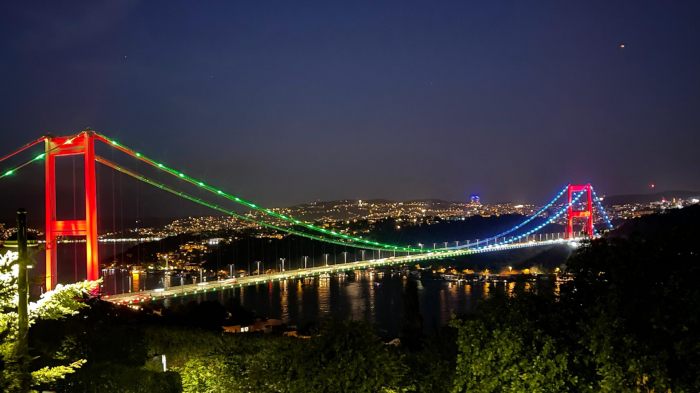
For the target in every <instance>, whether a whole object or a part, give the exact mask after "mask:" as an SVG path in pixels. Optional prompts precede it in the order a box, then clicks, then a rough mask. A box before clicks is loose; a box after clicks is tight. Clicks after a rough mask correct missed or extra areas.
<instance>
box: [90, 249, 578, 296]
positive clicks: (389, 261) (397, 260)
mask: <svg viewBox="0 0 700 393" xmlns="http://www.w3.org/2000/svg"><path fill="white" fill-rule="evenodd" d="M583 239H584V237H572V238H570V239H554V240H543V241H537V240H531V241H527V242H524V243H511V244H502V245H491V246H485V247H481V248H478V249H453V250H446V251H445V252H440V253H437V252H430V253H426V254H416V255H407V256H397V257H389V258H382V259H370V260H367V261H357V262H348V263H338V264H334V265H328V266H320V267H312V268H307V269H298V270H287V271H282V272H275V273H269V274H261V275H252V276H247V277H239V278H237V279H235V280H234V279H229V280H223V281H218V282H216V281H212V282H204V283H199V284H189V285H182V286H175V287H170V288H167V289H163V288H161V289H154V290H146V291H141V292H131V293H124V294H119V295H111V296H104V297H103V299H104V300H107V301H110V302H113V303H119V304H138V303H145V302H148V301H156V300H162V299H166V298H177V297H182V296H191V295H196V294H202V293H208V292H217V291H222V290H225V289H233V288H235V287H243V286H249V285H258V284H267V283H269V282H275V281H278V282H279V281H284V280H290V279H303V278H306V277H313V276H319V275H322V274H331V273H335V272H346V271H353V270H366V269H371V268H375V267H387V266H396V265H398V266H400V265H405V264H408V263H414V262H420V261H428V260H437V259H444V258H451V257H455V256H463V255H472V254H481V253H485V252H493V251H503V250H512V249H518V248H526V247H537V246H546V245H554V244H566V243H571V244H577V243H578V242H580V241H581V240H583Z"/></svg>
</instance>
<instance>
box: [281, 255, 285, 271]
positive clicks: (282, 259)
mask: <svg viewBox="0 0 700 393" xmlns="http://www.w3.org/2000/svg"><path fill="white" fill-rule="evenodd" d="M280 261H282V271H284V258H280Z"/></svg>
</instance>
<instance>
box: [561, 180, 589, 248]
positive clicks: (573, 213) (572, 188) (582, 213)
mask: <svg viewBox="0 0 700 393" xmlns="http://www.w3.org/2000/svg"><path fill="white" fill-rule="evenodd" d="M583 191H586V192H587V196H588V201H587V202H586V204H585V206H586V209H585V210H574V209H573V208H574V206H573V204H572V203H571V201H572V194H575V193H576V194H578V193H581V192H583ZM568 194H569V202H568V203H569V209H568V211H567V219H566V228H565V229H564V231H565V233H564V237H565V238H566V239H570V238H571V237H572V236H573V234H574V218H577V217H584V218H586V224H585V226H584V232H586V233H587V234H588V236H589V237H593V199H592V197H591V184H590V183H588V184H585V185H571V184H570V185H569V190H568Z"/></svg>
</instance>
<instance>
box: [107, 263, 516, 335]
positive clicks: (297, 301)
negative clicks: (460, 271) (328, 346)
mask: <svg viewBox="0 0 700 393" xmlns="http://www.w3.org/2000/svg"><path fill="white" fill-rule="evenodd" d="M117 276H118V275H117ZM119 277H121V278H123V279H128V280H131V281H130V282H126V284H123V283H122V282H120V281H118V280H117V281H116V282H117V285H116V287H117V288H120V287H121V286H122V285H125V286H126V287H127V288H131V289H132V291H138V289H139V288H141V289H143V288H144V287H148V288H153V287H155V285H156V284H158V283H159V282H162V281H161V280H164V282H166V283H167V284H168V285H169V286H173V287H174V286H177V285H179V284H180V282H181V281H182V280H181V278H180V277H178V276H163V275H158V274H145V273H141V274H134V275H131V274H122V275H121V276H118V278H119ZM105 278H106V282H109V284H110V285H105V289H108V288H114V287H115V286H114V283H115V281H112V280H114V279H115V276H112V277H109V276H106V277H105ZM187 281H188V280H186V279H185V280H184V282H185V283H187ZM407 281H408V280H407V279H406V278H403V275H402V274H390V273H386V274H383V275H379V274H377V273H376V272H368V271H362V272H360V271H358V272H353V273H348V274H347V275H346V276H344V277H342V276H330V277H326V278H319V277H307V278H303V279H295V280H287V281H281V282H274V283H267V284H264V285H258V286H246V287H242V288H236V289H235V290H226V291H216V292H209V293H206V294H198V295H195V296H186V297H177V298H173V299H169V300H167V303H166V304H181V303H186V302H189V301H192V300H196V301H202V300H215V301H219V302H221V303H223V304H226V303H228V301H229V299H230V298H232V297H238V299H239V300H240V303H241V304H242V305H243V306H244V307H246V308H248V309H252V310H254V311H255V312H256V313H257V314H259V315H262V316H267V317H270V318H277V319H281V320H282V321H284V322H285V323H288V324H295V325H297V326H304V325H306V324H307V323H309V322H314V323H318V322H319V321H321V320H322V319H323V318H324V317H326V316H331V317H333V318H337V319H340V320H347V319H354V320H364V321H366V322H369V323H376V324H377V325H378V327H379V329H380V331H382V332H385V333H386V334H388V335H395V334H397V333H398V329H399V321H400V319H401V294H402V292H403V288H404V286H405V283H406V282H407ZM510 289H511V285H503V286H498V287H495V286H492V285H491V284H488V283H476V282H469V283H467V282H448V281H441V280H421V281H419V285H418V295H419V299H420V306H421V313H422V314H423V320H424V328H425V331H426V332H427V333H429V332H432V331H433V329H434V327H435V326H440V325H444V324H446V323H447V322H449V321H450V319H451V318H452V316H453V315H458V316H459V315H463V314H466V313H468V312H469V311H471V310H472V309H473V308H474V306H475V304H476V302H477V300H478V299H480V298H482V297H484V296H486V295H487V294H488V292H489V291H492V290H504V291H508V290H510ZM110 292H111V291H110Z"/></svg>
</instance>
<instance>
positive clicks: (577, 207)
mask: <svg viewBox="0 0 700 393" xmlns="http://www.w3.org/2000/svg"><path fill="white" fill-rule="evenodd" d="M42 142H43V144H44V150H43V151H42V152H41V153H40V154H38V155H36V156H33V157H30V158H29V159H28V160H26V161H24V162H23V163H22V164H20V165H17V166H15V167H12V168H10V169H8V170H6V171H5V172H4V173H2V174H0V178H3V177H7V176H12V175H14V174H16V173H17V172H18V171H20V170H21V169H22V168H24V167H26V166H28V165H30V164H32V163H34V162H39V161H43V162H44V170H45V190H44V191H45V236H46V240H45V242H46V243H45V251H44V252H45V254H46V262H45V263H46V279H45V288H46V289H47V290H48V289H52V288H54V287H55V286H56V284H57V278H58V275H57V269H58V266H59V263H58V262H59V261H58V253H57V252H56V244H58V242H59V241H60V240H61V239H66V238H84V239H85V243H86V260H85V263H86V267H87V269H86V279H87V280H97V279H99V278H100V271H101V269H100V262H99V257H98V247H99V242H100V239H99V237H98V234H99V233H100V231H99V228H98V207H97V179H96V175H95V167H96V164H97V163H99V164H101V165H104V166H106V167H109V168H112V169H113V170H115V171H117V172H119V173H122V174H124V175H127V176H129V177H132V178H134V179H137V180H139V181H141V182H143V183H146V184H148V185H151V186H153V187H155V188H158V189H161V190H163V191H165V192H168V193H171V194H174V195H177V196H178V197H180V198H183V199H185V200H188V201H191V202H193V203H197V204H199V205H202V206H205V207H208V208H210V209H213V210H216V211H218V212H221V213H224V214H226V215H228V216H232V217H236V218H238V219H241V220H243V221H247V222H250V223H253V224H255V225H258V226H261V227H267V228H271V229H274V230H276V231H280V232H284V233H288V234H292V235H297V236H300V237H303V238H308V239H312V240H316V241H321V242H324V243H330V244H334V245H342V246H345V247H354V248H358V249H363V250H372V251H373V252H374V251H377V253H378V255H379V257H378V258H375V259H368V260H359V261H354V262H350V263H347V262H345V263H342V264H335V265H332V266H320V267H312V268H304V269H298V270H291V271H284V270H283V269H282V271H279V272H274V273H271V274H263V275H254V276H247V277H241V278H238V279H236V280H235V281H234V280H224V281H219V282H215V283H199V284H193V285H183V286H179V287H177V288H172V289H162V290H159V291H158V292H149V294H148V295H147V296H144V294H131V293H128V294H123V295H115V296H112V297H111V299H112V300H113V301H119V302H133V301H144V300H146V299H151V300H152V299H155V298H156V297H159V298H162V297H168V296H172V297H177V296H184V295H188V294H196V293H201V292H206V291H216V290H217V289H218V290H221V289H224V288H233V287H235V286H244V285H257V284H260V283H269V282H274V281H280V280H287V279H295V278H303V277H309V276H314V275H321V274H330V273H333V272H342V271H349V270H362V269H369V268H374V267H382V266H391V265H401V264H407V263H412V262H420V261H426V260H436V259H444V258H450V257H456V256H463V255H471V254H477V253H487V252H497V251H502V250H508V249H515V248H524V247H537V246H544V245H552V244H560V243H567V242H573V241H579V240H581V239H582V238H584V237H587V238H591V237H595V236H597V235H598V231H597V229H596V227H595V224H594V221H595V220H594V212H597V213H598V222H600V223H603V224H604V225H605V226H606V228H607V229H612V223H611V222H610V220H609V219H608V217H607V215H606V213H605V209H604V208H603V206H602V205H601V203H600V200H599V199H598V197H597V195H596V193H595V191H594V189H593V187H592V186H591V184H583V185H574V184H567V185H566V186H565V187H563V189H561V190H560V191H559V192H558V193H557V194H556V195H555V197H554V198H553V199H552V200H550V201H549V202H548V203H547V204H545V205H544V207H542V208H541V209H540V210H539V211H537V212H536V213H535V214H533V215H531V216H530V217H528V218H526V219H524V220H523V221H522V222H521V223H519V224H518V225H515V226H513V227H512V228H510V229H508V230H506V231H503V232H501V233H498V234H495V235H493V236H491V237H487V238H484V239H480V240H478V241H475V242H463V243H462V244H461V245H460V244H459V243H456V244H455V246H451V247H448V246H447V244H445V247H443V248H435V247H434V248H423V247H422V246H420V247H411V246H405V245H396V244H388V243H382V242H379V241H376V240H373V239H370V238H365V237H362V236H356V235H353V234H349V233H345V232H343V231H336V230H333V229H327V228H324V227H322V226H318V225H314V224H313V223H310V222H305V221H302V220H300V219H297V218H294V217H291V216H288V215H285V214H283V213H280V212H278V211H273V210H271V209H268V208H265V207H262V206H259V205H257V204H255V203H253V202H251V201H248V200H245V199H243V198H241V197H239V196H236V195H233V194H231V193H229V192H227V191H225V190H223V189H221V188H218V187H215V186H214V185H211V184H208V183H207V182H204V181H203V180H202V179H197V178H195V177H192V176H190V175H188V174H185V173H184V172H182V171H180V170H178V169H175V168H173V167H171V166H169V165H165V164H164V163H162V162H159V161H157V160H155V159H153V158H150V157H148V156H146V155H145V154H144V153H142V152H137V151H135V150H133V149H130V148H129V147H127V146H126V145H124V144H122V143H120V142H117V141H116V140H114V139H110V138H108V137H106V136H104V135H102V134H99V133H97V132H95V131H93V130H90V129H87V130H84V131H82V132H80V133H78V134H76V135H71V136H53V135H46V136H43V137H41V138H39V139H37V140H34V141H32V142H30V143H28V144H26V145H24V146H23V147H21V148H19V149H17V150H15V151H14V152H12V153H10V154H8V155H6V156H4V157H2V158H0V162H2V161H5V160H6V159H9V158H10V157H13V156H15V155H18V154H23V153H25V151H27V150H29V149H30V148H32V147H34V146H36V145H39V144H41V143H42ZM96 142H99V143H104V144H105V145H107V146H110V147H111V148H113V149H116V150H117V151H119V152H122V153H125V154H126V155H128V156H131V158H132V159H133V160H138V161H140V162H144V163H146V164H148V165H149V166H151V167H153V168H156V169H157V170H158V171H160V172H163V173H165V174H167V175H170V176H173V177H175V178H177V179H179V180H180V181H182V182H185V183H189V184H191V185H193V186H195V187H196V188H198V189H199V190H202V191H206V192H208V193H210V194H212V197H214V198H218V199H220V200H221V201H222V202H224V201H225V202H227V203H230V202H233V203H235V204H237V205H240V206H241V207H243V208H245V209H247V210H249V211H255V212H257V213H262V214H260V215H255V216H254V215H252V214H240V213H237V212H235V211H234V210H231V209H230V208H226V207H224V206H222V205H221V204H218V203H212V202H210V201H205V200H203V199H202V198H199V197H197V196H194V195H191V194H188V193H186V192H183V191H182V190H181V189H180V188H179V187H173V186H169V185H166V184H164V183H162V182H159V181H156V180H155V179H152V178H149V177H146V176H144V175H142V174H141V173H138V172H136V171H134V170H133V169H129V168H126V167H125V166H123V165H118V164H116V163H115V162H112V161H111V160H108V159H106V158H105V157H102V156H99V155H97V154H96V152H95V144H96ZM64 156H78V157H82V159H83V160H84V172H85V173H84V192H85V194H84V196H85V218H84V219H77V218H76V219H72V220H59V219H57V209H56V158H58V157H64ZM178 184H179V183H178ZM562 199H563V201H561V200H562ZM557 202H559V203H558V204H557ZM259 217H267V218H270V219H273V220H274V221H273V222H268V221H264V220H263V219H262V218H259ZM537 217H546V218H545V219H544V221H543V222H541V223H539V225H537V224H535V223H533V220H535V218H537ZM557 221H564V222H565V231H564V234H563V236H557V237H556V238H555V237H554V236H549V235H545V238H544V239H542V233H543V229H544V228H545V227H546V226H547V225H549V224H552V223H555V222H557ZM578 221H580V222H581V223H580V225H581V227H582V230H581V231H577V232H575V231H574V224H575V222H578ZM528 224H529V225H528ZM537 234H539V237H538V236H537ZM382 252H384V253H385V254H384V256H385V257H384V258H382Z"/></svg>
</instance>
